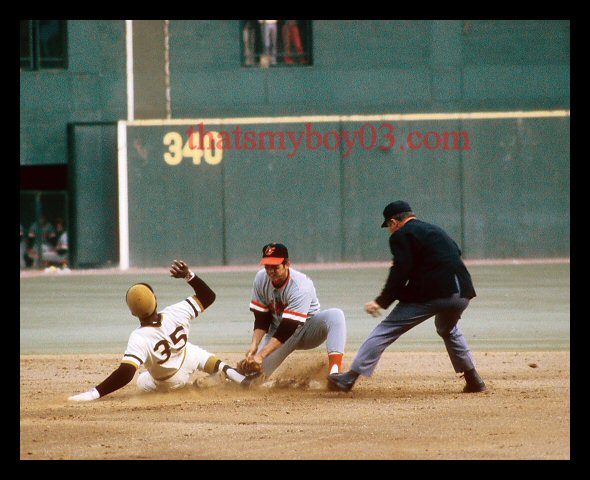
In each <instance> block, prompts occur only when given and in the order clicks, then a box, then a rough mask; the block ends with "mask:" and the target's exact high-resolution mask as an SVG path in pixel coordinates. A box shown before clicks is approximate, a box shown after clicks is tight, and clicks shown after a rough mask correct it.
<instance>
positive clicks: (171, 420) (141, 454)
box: [20, 351, 570, 460]
mask: <svg viewBox="0 0 590 480" xmlns="http://www.w3.org/2000/svg"><path fill="white" fill-rule="evenodd" d="M219 356H220V357H221V358H222V359H224V360H227V361H229V362H230V363H232V362H233V363H235V362H236V361H238V360H239V359H240V357H241V355H240V354H237V353H228V354H225V355H224V354H219ZM353 357H354V352H351V353H347V354H346V356H345V366H348V365H350V362H351V361H352V358H353ZM475 358H476V361H477V364H478V370H479V371H480V372H481V374H482V377H483V378H484V380H485V381H486V383H487V384H488V387H489V388H488V391H487V392H485V393H480V394H463V393H461V388H462V386H463V380H462V379H460V378H457V376H456V375H455V374H454V372H453V371H452V368H451V365H450V361H449V359H448V357H447V356H446V354H444V353H401V352H386V353H385V354H384V356H383V358H382V360H381V362H380V363H379V365H378V367H377V371H376V373H375V375H374V376H373V377H372V378H370V379H368V378H364V377H362V378H361V379H360V380H359V382H358V383H357V385H356V386H355V389H354V390H353V391H352V392H350V393H339V392H331V391H328V390H327V389H326V388H325V376H326V374H327V367H325V366H324V362H325V354H323V353H321V352H316V351H311V352H295V353H294V354H292V355H291V356H290V357H289V358H288V359H287V360H286V361H285V363H284V364H283V365H282V366H281V368H280V369H279V370H277V371H276V372H275V374H274V375H273V378H276V380H277V382H276V384H275V386H274V387H271V388H265V387H258V388H256V389H251V390H243V389H240V388H239V387H237V386H234V385H229V384H225V383H216V382H208V379H207V378H206V376H205V375H204V374H203V373H198V374H197V378H196V379H197V383H198V384H199V385H200V386H194V387H189V388H187V389H184V390H182V391H177V392H173V393H168V394H161V393H152V394H141V393H139V392H138V391H137V389H136V386H135V381H133V382H132V383H131V384H129V385H128V386H126V387H124V388H123V389H122V390H119V391H118V392H115V393H113V394H111V395H109V396H107V397H105V398H103V399H100V400H97V401H94V402H88V403H80V404H79V403H73V402H68V401H67V397H68V396H69V395H72V394H74V393H79V392H81V391H83V390H86V389H88V388H90V387H92V386H94V385H96V384H98V383H99V382H101V381H102V380H103V379H104V378H105V377H106V376H107V375H108V374H110V373H111V371H112V370H114V369H115V368H116V367H117V366H118V363H119V360H120V355H112V354H101V355H21V359H20V383H21V385H20V458H21V459H423V460H430V459H434V460H437V459H569V458H570V354H569V352H563V351H561V352H521V353H518V352H507V353H503V352H493V353H492V352H490V353H485V352H475ZM310 381H311V385H310ZM314 387H315V388H314ZM148 439H149V441H147V440H148Z"/></svg>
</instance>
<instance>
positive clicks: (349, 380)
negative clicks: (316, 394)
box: [328, 370, 359, 392]
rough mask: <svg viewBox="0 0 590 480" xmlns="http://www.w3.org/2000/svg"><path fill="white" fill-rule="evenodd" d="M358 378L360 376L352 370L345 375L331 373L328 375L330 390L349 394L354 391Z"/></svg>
mask: <svg viewBox="0 0 590 480" xmlns="http://www.w3.org/2000/svg"><path fill="white" fill-rule="evenodd" d="M358 376H359V374H358V373H356V372H353V371H352V370H349V371H348V372H345V373H331V374H330V375H328V388H329V389H330V390H338V391H341V392H349V391H350V390H352V387H353V385H354V382H356V379H357V378H358Z"/></svg>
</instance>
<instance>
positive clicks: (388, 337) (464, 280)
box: [328, 200, 486, 392]
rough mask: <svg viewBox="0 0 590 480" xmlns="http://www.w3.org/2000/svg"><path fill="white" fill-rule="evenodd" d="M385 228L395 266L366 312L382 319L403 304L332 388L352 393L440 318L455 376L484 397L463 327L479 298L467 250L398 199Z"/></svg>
mask: <svg viewBox="0 0 590 480" xmlns="http://www.w3.org/2000/svg"><path fill="white" fill-rule="evenodd" d="M383 217H384V221H383V224H382V225H381V227H383V228H385V227H387V228H389V232H390V233H391V236H390V237H389V246H390V249H391V253H392V255H393V263H392V266H391V268H390V270H389V276H388V278H387V282H386V284H385V286H384V287H383V290H382V291H381V294H380V295H379V296H378V297H377V298H376V299H375V300H372V301H370V302H368V303H367V304H365V311H366V312H367V313H369V314H370V315H373V316H378V315H379V313H380V311H381V309H382V308H388V307H389V306H390V305H391V304H392V303H393V302H394V301H396V300H399V302H398V304H397V305H396V306H395V308H394V309H393V310H392V311H391V312H390V313H389V315H388V316H387V317H386V318H385V320H383V321H382V322H381V323H380V324H379V325H377V326H376V327H375V328H374V330H373V331H372V332H371V333H370V334H369V336H368V338H367V339H366V340H365V342H364V343H363V344H362V345H361V347H360V348H359V351H358V352H357V354H356V357H355V358H354V360H353V362H352V365H351V367H350V370H349V371H348V372H346V373H342V374H333V375H330V376H329V377H328V381H329V382H330V383H329V384H330V387H331V388H333V389H336V390H342V391H349V390H350V389H351V388H352V387H353V385H354V383H355V382H356V380H357V378H358V377H359V375H364V376H367V377H370V376H371V375H372V374H373V371H374V370H375V367H376V366H377V362H379V359H380V358H381V355H382V354H383V351H384V350H385V349H386V348H387V347H388V346H389V345H391V344H392V343H393V342H395V341H396V340H397V339H398V338H399V337H400V335H402V334H404V333H405V332H407V331H408V330H410V329H411V328H414V327H415V326H416V325H418V324H420V323H422V322H424V321H425V320H427V319H428V318H430V317H435V318H434V324H435V326H436V331H437V333H438V334H439V335H440V336H441V337H442V339H443V341H444V343H445V347H446V349H447V352H448V354H449V358H450V359H451V363H452V365H453V368H454V369H455V372H457V373H463V374H464V376H465V381H466V385H465V387H464V389H463V391H464V392H482V391H484V390H485V389H486V386H485V383H484V382H483V380H482V379H481V378H480V376H479V374H478V373H477V371H476V370H475V364H474V361H473V358H472V356H471V352H470V351H469V347H468V346H467V342H466V341H465V337H464V336H463V334H462V333H461V330H459V327H458V326H457V322H458V321H459V319H460V318H461V314H462V313H463V311H464V310H465V309H466V308H467V306H468V305H469V300H470V299H471V298H473V297H475V295H476V294H475V289H474V287H473V284H472V281H471V276H470V275H469V272H468V271H467V268H466V267H465V264H464V263H463V261H462V260H461V251H460V250H459V247H458V246H457V244H456V243H455V242H454V241H453V240H452V239H451V238H450V237H449V235H447V233H446V232H444V230H442V229H441V228H440V227H437V226H436V225H432V224H430V223H426V222H423V221H421V220H418V219H417V218H416V215H415V214H414V212H412V209H411V208H410V205H408V203H406V202H404V201H402V200H398V201H396V202H392V203H390V204H389V205H387V206H386V207H385V209H384V210H383Z"/></svg>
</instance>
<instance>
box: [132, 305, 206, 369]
mask: <svg viewBox="0 0 590 480" xmlns="http://www.w3.org/2000/svg"><path fill="white" fill-rule="evenodd" d="M202 311H203V308H202V307H201V305H200V303H199V301H198V300H197V297H196V296H195V295H193V296H191V297H188V298H186V299H185V300H183V301H182V302H178V303H175V304H173V305H170V306H168V307H166V308H164V310H162V311H161V312H159V313H160V318H161V323H160V325H148V326H139V327H137V328H136V329H135V330H134V331H133V332H131V335H129V342H128V343H127V348H126V350H125V354H124V355H123V359H122V360H121V362H122V363H130V364H131V365H134V366H135V367H136V368H139V366H140V365H144V366H145V368H146V370H147V371H148V372H149V373H150V375H151V376H152V377H153V378H155V379H156V380H167V379H168V378H170V377H172V376H173V375H174V374H175V373H176V372H177V371H178V369H179V368H180V367H181V366H182V364H183V362H184V359H185V356H186V348H185V347H186V344H187V342H188V336H189V332H190V322H191V321H192V320H194V319H195V318H196V317H197V316H198V315H199V313H201V312H202Z"/></svg>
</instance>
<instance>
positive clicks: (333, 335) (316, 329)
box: [258, 308, 346, 377]
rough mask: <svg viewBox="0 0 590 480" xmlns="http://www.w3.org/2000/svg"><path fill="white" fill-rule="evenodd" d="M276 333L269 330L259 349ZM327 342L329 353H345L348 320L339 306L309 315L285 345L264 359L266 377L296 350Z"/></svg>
mask: <svg viewBox="0 0 590 480" xmlns="http://www.w3.org/2000/svg"><path fill="white" fill-rule="evenodd" d="M273 335H274V330H273V331H269V332H268V333H267V334H266V335H265V336H264V338H263V339H262V342H260V346H259V347H258V351H260V350H261V349H263V348H264V346H265V345H266V344H267V343H268V341H269V340H270V339H271V338H272V336H273ZM324 342H326V350H327V351H328V353H331V352H338V353H344V347H345V346H346V320H345V318H344V312H343V311H342V310H340V309H339V308H328V309H327V310H322V311H320V312H318V313H316V314H315V315H314V316H313V317H309V318H308V319H307V320H306V321H305V323H304V324H303V325H299V326H298V327H297V329H296V330H295V331H294V332H293V335H291V336H290V337H289V338H288V339H287V341H286V342H285V343H283V345H281V346H280V347H279V348H277V349H276V350H275V351H274V352H272V353H271V354H270V355H269V356H268V357H266V358H265V359H264V360H263V361H262V369H263V371H264V374H265V375H266V377H270V375H271V374H272V372H274V371H275V370H276V369H277V368H278V367H279V365H280V364H281V363H283V361H284V360H285V358H287V356H288V355H290V354H291V353H293V351H294V350H310V349H312V348H315V347H318V346H319V345H321V344H322V343H324Z"/></svg>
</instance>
